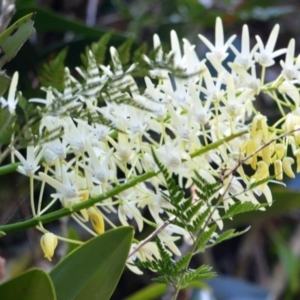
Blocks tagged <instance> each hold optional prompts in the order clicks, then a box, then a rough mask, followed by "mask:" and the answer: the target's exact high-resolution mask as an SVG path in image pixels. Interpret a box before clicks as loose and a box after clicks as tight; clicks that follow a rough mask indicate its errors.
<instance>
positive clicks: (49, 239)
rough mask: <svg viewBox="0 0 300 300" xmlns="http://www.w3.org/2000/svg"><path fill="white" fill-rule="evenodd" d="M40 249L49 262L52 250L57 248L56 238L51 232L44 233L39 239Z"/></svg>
mask: <svg viewBox="0 0 300 300" xmlns="http://www.w3.org/2000/svg"><path fill="white" fill-rule="evenodd" d="M40 242H41V247H42V249H43V252H44V254H45V257H46V258H47V259H48V260H50V261H51V258H52V256H53V254H54V250H55V248H56V246H57V237H56V235H55V234H53V233H51V232H46V233H45V234H44V235H43V236H42V237H41V241H40Z"/></svg>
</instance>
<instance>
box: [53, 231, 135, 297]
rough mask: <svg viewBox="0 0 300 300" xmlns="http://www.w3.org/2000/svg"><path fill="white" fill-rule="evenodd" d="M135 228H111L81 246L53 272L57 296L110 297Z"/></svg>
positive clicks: (122, 266) (124, 261)
mask: <svg viewBox="0 0 300 300" xmlns="http://www.w3.org/2000/svg"><path fill="white" fill-rule="evenodd" d="M132 236H133V229H132V228H131V227H121V228H118V229H113V230H110V231H108V232H106V233H104V234H102V235H100V236H98V237H96V238H93V239H91V240H90V241H88V242H87V243H86V244H84V245H83V246H80V247H78V248H77V249H76V250H74V251H73V252H72V253H70V254H69V255H68V256H66V258H65V259H63V260H62V261H61V262H60V263H59V264H58V265H57V266H56V267H55V268H54V269H53V270H52V271H51V273H50V276H51V278H52V280H53V284H54V286H55V290H56V295H57V299H59V300H65V299H68V300H72V299H77V300H81V299H101V300H105V299H109V298H110V296H111V294H112V292H113V291H114V289H115V287H116V285H117V283H118V281H119V279H120V276H121V273H122V271H123V269H124V266H125V263H126V259H127V256H128V253H129V249H130V245H131V240H132Z"/></svg>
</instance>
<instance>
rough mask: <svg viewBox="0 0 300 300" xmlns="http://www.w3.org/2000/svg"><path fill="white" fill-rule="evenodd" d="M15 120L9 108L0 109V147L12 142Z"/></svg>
mask: <svg viewBox="0 0 300 300" xmlns="http://www.w3.org/2000/svg"><path fill="white" fill-rule="evenodd" d="M15 118H16V117H15V116H12V115H11V114H10V112H9V111H8V109H7V108H5V109H0V146H1V145H4V144H8V143H9V142H10V139H11V135H12V133H13V128H12V125H13V123H14V120H15Z"/></svg>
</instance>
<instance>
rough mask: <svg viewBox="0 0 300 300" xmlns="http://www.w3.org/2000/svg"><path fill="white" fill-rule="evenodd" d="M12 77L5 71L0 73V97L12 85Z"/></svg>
mask: <svg viewBox="0 0 300 300" xmlns="http://www.w3.org/2000/svg"><path fill="white" fill-rule="evenodd" d="M10 81H11V80H10V78H9V77H7V76H6V75H5V73H4V72H1V73H0V97H1V96H2V95H3V94H4V93H5V91H6V89H7V88H8V86H9V85H10Z"/></svg>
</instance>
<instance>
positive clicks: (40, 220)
mask: <svg viewBox="0 0 300 300" xmlns="http://www.w3.org/2000/svg"><path fill="white" fill-rule="evenodd" d="M247 132H248V131H247V130H243V131H241V132H239V133H236V134H232V135H230V136H228V137H226V138H223V139H221V140H218V141H217V142H214V143H211V144H209V145H207V146H205V147H202V148H201V149H200V150H197V151H195V152H194V153H192V154H191V157H192V158H193V157H196V156H198V155H201V154H204V153H206V152H208V151H210V150H213V149H216V148H217V147H219V146H220V145H222V144H223V143H224V142H229V141H231V140H233V139H235V138H237V137H239V136H241V135H243V134H245V133H247ZM19 165H20V164H19V163H17V164H10V165H6V166H2V167H0V175H3V174H7V173H11V172H13V171H15V170H16V169H17V167H18V166H19ZM157 174H158V173H156V172H154V171H149V172H147V173H145V174H143V175H140V176H138V177H136V178H134V179H131V180H129V181H128V182H126V183H124V184H122V185H118V186H116V187H114V188H112V189H111V190H109V191H107V192H105V193H103V194H101V195H99V196H96V197H93V198H90V199H88V200H87V201H84V202H81V203H78V204H74V205H73V206H72V207H70V208H66V207H65V208H62V209H59V210H57V211H55V212H52V213H49V214H45V215H42V216H36V217H34V218H32V219H30V220H26V221H23V222H18V223H13V224H7V225H2V226H0V232H1V233H2V235H4V234H6V233H9V232H14V231H18V230H24V229H27V228H31V227H35V226H38V225H39V224H45V223H49V222H52V221H55V220H57V219H59V218H62V217H65V216H69V215H71V214H72V213H74V212H77V211H80V210H82V209H85V208H88V207H91V206H93V205H95V204H97V203H99V202H101V201H103V200H105V199H108V198H111V197H114V196H116V195H118V194H119V193H121V192H123V191H125V190H127V189H129V188H131V187H133V186H135V185H137V184H139V183H141V182H144V181H146V180H148V179H150V178H152V177H154V176H156V175H157ZM0 235H1V234H0Z"/></svg>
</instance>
